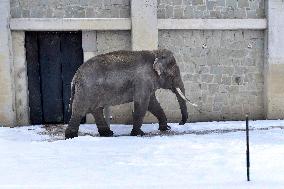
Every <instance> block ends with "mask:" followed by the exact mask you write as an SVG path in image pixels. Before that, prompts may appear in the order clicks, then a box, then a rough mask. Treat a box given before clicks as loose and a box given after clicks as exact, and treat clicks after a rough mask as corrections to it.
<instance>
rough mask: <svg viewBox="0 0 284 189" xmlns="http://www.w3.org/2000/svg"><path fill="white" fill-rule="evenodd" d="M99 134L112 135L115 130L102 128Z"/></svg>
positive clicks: (103, 135)
mask: <svg viewBox="0 0 284 189" xmlns="http://www.w3.org/2000/svg"><path fill="white" fill-rule="evenodd" d="M99 134H100V136H101V137H112V136H113V131H112V130H110V129H103V130H101V129H100V130H99Z"/></svg>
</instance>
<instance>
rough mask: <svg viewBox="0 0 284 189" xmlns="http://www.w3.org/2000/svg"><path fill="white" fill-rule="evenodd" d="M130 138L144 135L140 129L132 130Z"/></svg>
mask: <svg viewBox="0 0 284 189" xmlns="http://www.w3.org/2000/svg"><path fill="white" fill-rule="evenodd" d="M130 135H131V136H138V135H140V136H143V135H145V133H144V132H143V131H142V130H141V129H132V131H131V133H130Z"/></svg>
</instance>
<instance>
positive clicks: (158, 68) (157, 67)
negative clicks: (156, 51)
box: [153, 58, 162, 76]
mask: <svg viewBox="0 0 284 189" xmlns="http://www.w3.org/2000/svg"><path fill="white" fill-rule="evenodd" d="M158 60H159V59H158V58H155V61H154V64H153V69H154V70H155V71H156V73H157V74H158V75H159V76H160V75H161V72H162V71H161V68H162V64H161V63H160V62H158Z"/></svg>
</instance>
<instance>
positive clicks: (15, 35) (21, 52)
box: [12, 32, 30, 125]
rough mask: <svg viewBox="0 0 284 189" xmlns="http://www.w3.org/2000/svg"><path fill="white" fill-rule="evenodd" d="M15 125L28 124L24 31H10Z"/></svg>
mask: <svg viewBox="0 0 284 189" xmlns="http://www.w3.org/2000/svg"><path fill="white" fill-rule="evenodd" d="M12 47H13V62H14V64H13V66H14V82H15V108H16V125H28V124H29V119H30V117H29V103H28V79H27V66H26V65H27V63H26V50H25V32H12Z"/></svg>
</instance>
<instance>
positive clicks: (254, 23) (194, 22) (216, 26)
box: [158, 19, 267, 30]
mask: <svg viewBox="0 0 284 189" xmlns="http://www.w3.org/2000/svg"><path fill="white" fill-rule="evenodd" d="M266 28H267V20H266V19H158V29H161V30H179V29H191V30H239V29H251V30H264V29H266Z"/></svg>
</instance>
